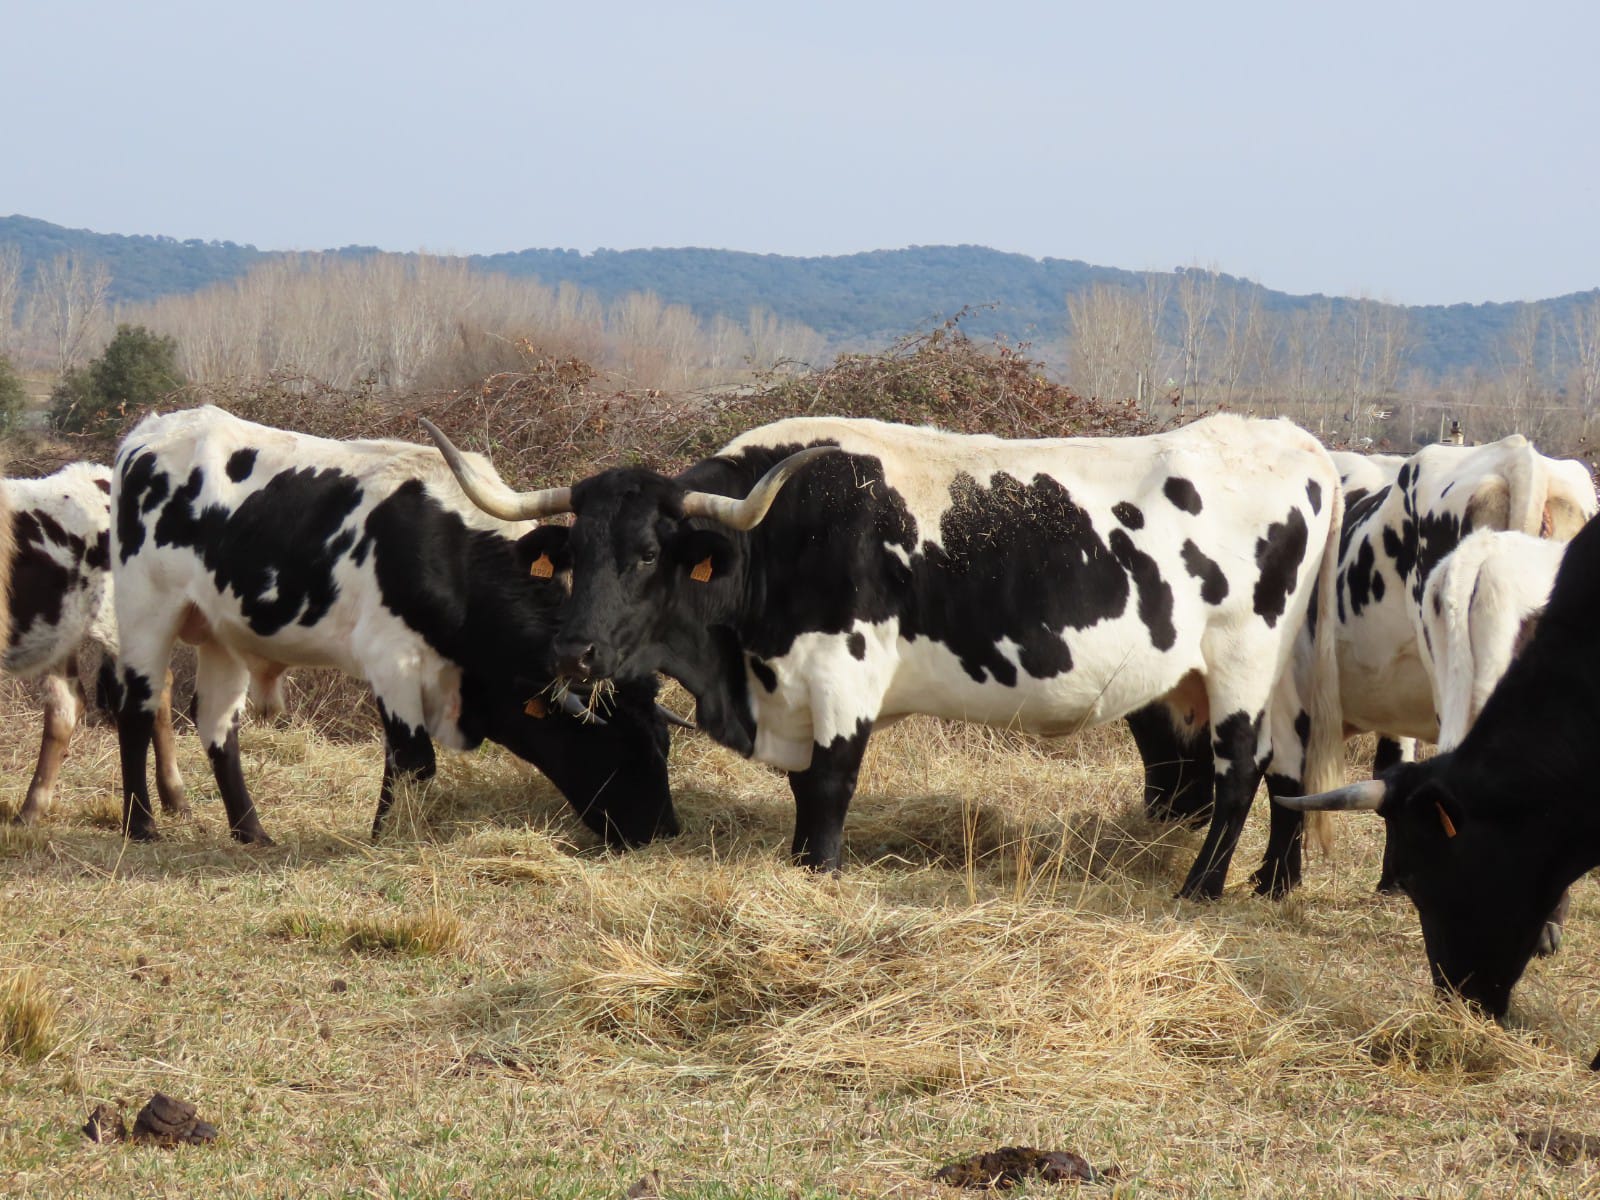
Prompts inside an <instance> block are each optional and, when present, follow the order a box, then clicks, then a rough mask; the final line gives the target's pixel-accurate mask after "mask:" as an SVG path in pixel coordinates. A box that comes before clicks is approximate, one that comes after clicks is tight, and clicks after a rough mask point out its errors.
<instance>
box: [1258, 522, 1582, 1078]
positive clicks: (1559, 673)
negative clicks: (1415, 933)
mask: <svg viewBox="0 0 1600 1200" xmlns="http://www.w3.org/2000/svg"><path fill="white" fill-rule="evenodd" d="M1596 612H1600V521H1593V520H1591V521H1590V522H1589V523H1588V525H1587V526H1585V527H1584V529H1583V531H1582V532H1581V533H1579V534H1578V536H1577V537H1576V538H1574V539H1573V540H1572V544H1571V545H1570V546H1569V547H1568V548H1567V551H1566V554H1565V556H1564V558H1563V559H1562V563H1561V569H1560V571H1559V572H1558V573H1557V575H1556V582H1555V588H1554V590H1553V591H1552V592H1551V594H1550V600H1549V604H1548V605H1547V606H1546V607H1545V610H1544V614H1543V616H1542V617H1541V618H1540V619H1539V623H1538V627H1537V628H1536V629H1535V631H1534V633H1533V636H1532V638H1531V639H1530V640H1529V641H1528V644H1527V645H1526V647H1525V648H1524V649H1523V651H1522V653H1521V654H1520V655H1518V656H1517V657H1516V658H1515V659H1514V660H1513V661H1512V663H1511V665H1510V666H1509V667H1508V668H1507V669H1506V672H1505V674H1504V676H1502V677H1501V679H1500V682H1499V685H1498V686H1497V687H1496V688H1495V689H1494V691H1493V693H1492V694H1491V695H1490V696H1489V699H1488V702H1487V703H1486V704H1485V705H1484V707H1483V711H1482V713H1480V714H1479V716H1478V719H1477V720H1476V721H1475V722H1474V723H1473V724H1472V726H1471V728H1470V729H1468V730H1467V733H1466V736H1465V737H1464V738H1462V740H1461V743H1460V745H1458V746H1456V747H1455V748H1454V749H1453V750H1448V751H1446V752H1444V753H1442V754H1440V755H1438V756H1437V757H1435V758H1432V759H1429V760H1428V761H1426V762H1421V763H1405V764H1402V765H1400V766H1397V767H1394V768H1391V769H1390V770H1389V771H1387V772H1385V773H1384V774H1383V775H1382V776H1381V777H1380V778H1378V779H1375V780H1372V781H1370V782H1366V783H1357V784H1352V785H1350V786H1348V787H1344V788H1340V789H1337V790H1335V791H1331V792H1328V793H1324V794H1317V795H1312V796H1305V797H1299V798H1295V799H1291V800H1289V801H1288V803H1290V804H1292V805H1295V806H1297V807H1301V808H1304V809H1306V810H1308V811H1310V810H1329V811H1334V810H1345V809H1366V810H1374V811H1376V812H1377V813H1378V814H1379V815H1380V816H1382V817H1383V819H1384V824H1385V826H1386V828H1387V832H1388V841H1389V847H1390V857H1391V864H1392V866H1393V869H1394V873H1395V878H1396V880H1397V882H1398V883H1399V885H1400V886H1401V887H1402V888H1403V889H1404V890H1405V892H1406V894H1407V895H1409V896H1410V897H1411V900H1412V902H1413V903H1414V904H1415V905H1416V908H1417V913H1418V915H1419V916H1420V917H1421V919H1422V936H1423V942H1424V944H1425V945H1426V947H1427V953H1428V963H1429V966H1430V967H1431V969H1432V973H1433V981H1434V984H1435V985H1436V986H1437V987H1439V988H1441V989H1444V990H1448V991H1452V992H1456V993H1458V994H1460V995H1461V996H1463V997H1465V998H1466V999H1468V1000H1470V1001H1472V1002H1474V1003H1476V1004H1479V1005H1481V1006H1482V1007H1483V1008H1484V1009H1486V1010H1487V1011H1488V1012H1489V1013H1491V1014H1492V1015H1494V1016H1495V1017H1503V1016H1504V1015H1505V1012H1506V1007H1507V1005H1508V1004H1509V1002H1510V997H1511V989H1512V986H1513V985H1514V984H1515V983H1516V982H1517V980H1518V979H1519V978H1520V977H1521V975H1522V972H1523V970H1524V969H1525V968H1526V967H1527V965H1528V960H1529V959H1530V958H1531V957H1532V955H1533V953H1534V950H1535V948H1536V947H1537V946H1538V944H1539V941H1540V937H1541V934H1542V933H1543V930H1544V925H1545V919H1546V916H1547V914H1548V913H1549V912H1550V911H1551V909H1552V908H1554V907H1555V905H1556V903H1557V901H1558V900H1559V899H1560V897H1561V895H1562V893H1563V892H1564V891H1565V890H1566V889H1567V887H1568V886H1569V885H1570V884H1571V883H1573V881H1575V880H1576V879H1578V878H1579V877H1580V876H1581V875H1583V874H1584V873H1585V872H1587V871H1590V870H1592V869H1593V868H1594V867H1596V866H1600V804H1597V803H1596V802H1595V801H1596V798H1595V789H1596V786H1597V785H1596V781H1597V780H1600V624H1597V623H1596V621H1595V613H1596ZM1596 1065H1597V1066H1600V1058H1597V1060H1596Z"/></svg>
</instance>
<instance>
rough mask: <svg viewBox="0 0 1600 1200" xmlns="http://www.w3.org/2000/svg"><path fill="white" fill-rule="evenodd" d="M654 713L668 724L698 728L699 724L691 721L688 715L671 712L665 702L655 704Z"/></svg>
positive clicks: (680, 727)
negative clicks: (682, 715)
mask: <svg viewBox="0 0 1600 1200" xmlns="http://www.w3.org/2000/svg"><path fill="white" fill-rule="evenodd" d="M656 715H657V716H659V717H660V718H661V719H662V720H663V721H665V722H666V723H667V724H668V725H676V726H677V727H678V728H679V729H699V728H700V726H698V725H696V724H695V723H694V722H693V721H691V720H689V718H688V717H680V716H679V715H678V714H677V713H675V712H673V711H672V710H671V709H670V708H668V707H667V706H666V705H665V704H658V705H656Z"/></svg>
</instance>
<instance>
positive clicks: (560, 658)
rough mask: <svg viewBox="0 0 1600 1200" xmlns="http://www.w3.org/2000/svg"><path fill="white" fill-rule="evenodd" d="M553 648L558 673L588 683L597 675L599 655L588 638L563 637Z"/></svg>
mask: <svg viewBox="0 0 1600 1200" xmlns="http://www.w3.org/2000/svg"><path fill="white" fill-rule="evenodd" d="M551 649H552V651H553V652H554V654H555V660H556V673H557V674H558V675H561V676H563V677H564V678H567V679H571V680H575V681H576V682H578V683H588V682H589V681H590V680H592V679H594V678H595V677H596V674H597V672H596V666H597V658H598V655H597V651H596V650H595V645H594V643H593V642H591V641H589V640H588V639H586V638H562V639H560V640H559V641H557V642H556V644H555V645H554V646H553V647H552V648H551Z"/></svg>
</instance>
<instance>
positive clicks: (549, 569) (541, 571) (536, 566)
mask: <svg viewBox="0 0 1600 1200" xmlns="http://www.w3.org/2000/svg"><path fill="white" fill-rule="evenodd" d="M555 573H556V565H555V563H553V562H551V561H550V556H549V555H548V554H541V555H539V557H538V558H536V559H534V560H533V566H531V567H529V568H528V574H529V575H534V576H537V577H538V578H540V579H549V578H550V577H551V576H552V575H554V574H555ZM539 715H540V716H541V717H542V716H544V714H543V713H540V714H539Z"/></svg>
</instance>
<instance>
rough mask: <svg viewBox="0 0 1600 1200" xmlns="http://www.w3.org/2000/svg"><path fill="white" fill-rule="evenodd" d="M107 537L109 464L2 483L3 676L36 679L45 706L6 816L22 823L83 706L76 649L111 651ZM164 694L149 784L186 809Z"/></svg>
mask: <svg viewBox="0 0 1600 1200" xmlns="http://www.w3.org/2000/svg"><path fill="white" fill-rule="evenodd" d="M7 513H9V515H6V514H7ZM110 538H111V470H110V468H108V467H102V466H98V465H96V464H93V463H73V464H71V465H70V466H65V467H62V468H61V469H60V470H59V471H57V472H56V473H55V474H53V475H50V476H47V477H46V478H43V479H6V480H3V481H0V582H3V584H4V589H3V590H0V599H3V598H4V597H6V596H9V604H5V603H0V610H5V611H7V612H9V618H10V632H9V633H6V631H5V630H6V627H5V623H4V622H3V621H0V646H4V648H5V653H4V656H3V663H4V666H5V670H6V672H7V673H8V674H11V675H16V676H20V677H22V678H37V679H39V681H40V694H41V699H42V701H43V707H44V735H43V737H42V738H41V739H40V744H39V760H38V765H37V766H36V767H35V768H34V772H33V778H32V780H31V781H30V782H29V784H28V791H27V794H26V795H25V796H24V797H23V801H22V805H21V807H20V808H18V810H17V811H16V813H15V815H14V818H13V819H14V820H16V821H17V822H19V823H21V824H29V823H31V822H33V821H35V820H37V819H38V818H39V817H40V816H41V815H42V814H44V813H47V812H49V811H50V806H51V802H52V800H53V799H54V797H55V788H56V781H57V779H58V777H59V776H60V773H61V764H62V761H63V760H64V759H65V758H66V756H67V745H68V742H69V741H70V740H71V738H72V731H73V729H74V727H76V725H77V723H78V717H79V716H80V715H81V714H82V711H83V708H84V703H83V696H84V693H83V687H82V685H81V683H80V681H79V679H78V654H79V651H80V650H83V649H85V648H86V647H87V648H95V649H98V650H99V651H100V652H101V654H102V655H103V658H102V663H103V664H104V665H105V667H107V668H109V667H110V665H111V662H112V660H113V658H114V656H115V655H116V652H117V623H116V614H115V612H114V611H113V608H112V600H111V590H112V589H111V552H110ZM7 561H9V566H6V565H5V564H6V562H7ZM162 678H163V680H164V681H165V676H163V677H162ZM169 698H170V696H169V693H167V692H165V691H164V693H163V695H162V696H161V698H160V706H159V713H160V717H161V719H160V720H157V721H156V722H155V725H154V737H155V748H156V788H157V790H158V792H159V793H160V796H161V803H162V807H164V808H165V809H166V810H167V811H168V812H184V811H186V809H187V808H188V805H187V804H186V803H185V800H184V795H183V780H182V778H181V777H180V775H179V774H178V768H177V761H176V754H175V748H174V746H173V742H172V724H171V721H170V720H168V719H167V712H168V700H169Z"/></svg>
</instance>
